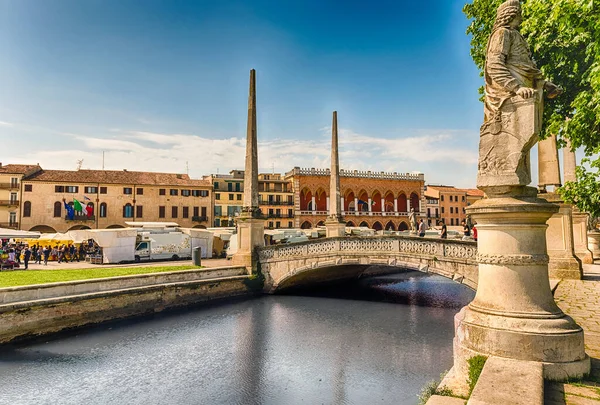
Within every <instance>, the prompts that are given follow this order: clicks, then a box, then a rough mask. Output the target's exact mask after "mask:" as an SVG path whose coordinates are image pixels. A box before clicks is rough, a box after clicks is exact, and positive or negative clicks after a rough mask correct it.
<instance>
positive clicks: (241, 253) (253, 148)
mask: <svg viewBox="0 0 600 405" xmlns="http://www.w3.org/2000/svg"><path fill="white" fill-rule="evenodd" d="M237 242H238V251H237V252H236V253H235V254H234V256H233V263H234V264H237V265H243V266H246V268H247V269H248V270H249V271H250V272H253V271H254V269H253V263H252V256H253V253H254V249H255V248H256V247H257V246H263V245H264V243H265V241H264V219H263V217H262V214H261V212H260V207H259V205H258V140H257V133H256V71H255V70H254V69H252V70H250V90H249V94H248V125H247V132H246V167H245V171H244V205H243V207H242V213H241V215H240V216H239V218H238V224H237Z"/></svg>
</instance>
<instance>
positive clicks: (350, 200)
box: [343, 190, 356, 211]
mask: <svg viewBox="0 0 600 405" xmlns="http://www.w3.org/2000/svg"><path fill="white" fill-rule="evenodd" d="M355 198H356V195H355V194H354V191H352V190H346V192H345V193H344V207H343V210H344V211H355V210H356V207H355V206H354V199H355Z"/></svg>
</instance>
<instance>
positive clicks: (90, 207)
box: [83, 204, 94, 218]
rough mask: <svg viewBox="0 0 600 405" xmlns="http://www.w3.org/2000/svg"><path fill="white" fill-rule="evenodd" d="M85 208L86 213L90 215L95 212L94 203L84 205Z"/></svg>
mask: <svg viewBox="0 0 600 405" xmlns="http://www.w3.org/2000/svg"><path fill="white" fill-rule="evenodd" d="M83 209H84V210H85V213H86V215H87V216H88V218H89V217H91V216H92V214H93V213H94V206H93V205H89V204H88V205H86V206H85V207H83Z"/></svg>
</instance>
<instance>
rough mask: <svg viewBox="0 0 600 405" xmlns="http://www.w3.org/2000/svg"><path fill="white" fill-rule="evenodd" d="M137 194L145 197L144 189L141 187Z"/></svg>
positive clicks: (136, 191)
mask: <svg viewBox="0 0 600 405" xmlns="http://www.w3.org/2000/svg"><path fill="white" fill-rule="evenodd" d="M135 193H136V194H137V195H144V189H143V188H140V187H138V188H137V189H136V190H135Z"/></svg>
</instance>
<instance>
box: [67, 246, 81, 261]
mask: <svg viewBox="0 0 600 405" xmlns="http://www.w3.org/2000/svg"><path fill="white" fill-rule="evenodd" d="M69 256H70V257H71V263H73V262H74V261H75V245H71V244H69ZM77 261H79V258H77Z"/></svg>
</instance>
